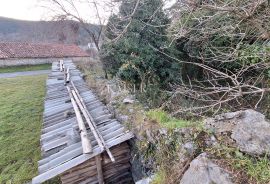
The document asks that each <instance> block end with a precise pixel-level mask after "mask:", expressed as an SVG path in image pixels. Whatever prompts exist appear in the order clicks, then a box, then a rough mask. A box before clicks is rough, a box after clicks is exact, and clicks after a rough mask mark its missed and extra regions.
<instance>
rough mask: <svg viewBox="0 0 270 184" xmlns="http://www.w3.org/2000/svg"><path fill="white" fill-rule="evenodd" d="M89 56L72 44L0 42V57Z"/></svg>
mask: <svg viewBox="0 0 270 184" xmlns="http://www.w3.org/2000/svg"><path fill="white" fill-rule="evenodd" d="M87 56H89V55H88V54H87V53H86V52H85V51H83V50H82V49H81V48H80V47H78V46H77V45H74V44H54V43H22V42H0V59H8V58H52V57H55V58H63V57H87Z"/></svg>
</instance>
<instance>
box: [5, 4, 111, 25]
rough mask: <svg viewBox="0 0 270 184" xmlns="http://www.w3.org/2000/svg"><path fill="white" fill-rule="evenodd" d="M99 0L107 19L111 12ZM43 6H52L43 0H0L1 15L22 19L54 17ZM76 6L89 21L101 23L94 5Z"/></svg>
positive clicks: (102, 12)
mask: <svg viewBox="0 0 270 184" xmlns="http://www.w3.org/2000/svg"><path fill="white" fill-rule="evenodd" d="M105 1H108V0H104V2H105ZM97 2H99V11H100V14H101V16H102V17H104V19H105V20H106V19H107V18H108V16H109V14H110V13H108V11H106V10H105V8H104V6H103V4H102V3H101V2H102V1H97ZM42 6H46V7H50V5H49V6H48V4H46V3H44V2H43V1H42V0H0V16H2V17H8V18H14V19H20V20H33V21H38V20H49V19H50V18H51V17H52V11H50V10H49V9H48V8H44V7H42ZM50 8H51V7H50ZM76 8H77V9H78V10H79V12H80V16H81V17H83V18H84V19H86V18H85V17H87V18H89V21H88V20H87V19H86V20H87V21H88V22H89V23H99V22H98V19H97V18H96V13H95V9H94V8H93V6H92V7H90V5H89V4H86V3H84V4H83V3H77V4H76ZM103 21H104V20H103Z"/></svg>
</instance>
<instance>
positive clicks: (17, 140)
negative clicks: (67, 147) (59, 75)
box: [0, 75, 46, 184]
mask: <svg viewBox="0 0 270 184" xmlns="http://www.w3.org/2000/svg"><path fill="white" fill-rule="evenodd" d="M45 79H46V75H40V76H34V77H32V76H31V77H30V76H29V77H28V76H27V77H17V78H10V79H1V81H0V96H1V98H0V104H1V106H0V147H1V149H0V183H14V184H22V183H25V182H27V181H29V180H31V179H32V177H34V176H35V175H37V162H38V160H39V159H40V148H39V139H40V131H41V125H42V112H43V98H44V95H45Z"/></svg>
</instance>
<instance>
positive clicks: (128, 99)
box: [123, 96, 135, 104]
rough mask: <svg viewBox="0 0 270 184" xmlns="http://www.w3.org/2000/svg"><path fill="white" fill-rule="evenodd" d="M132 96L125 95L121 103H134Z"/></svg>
mask: <svg viewBox="0 0 270 184" xmlns="http://www.w3.org/2000/svg"><path fill="white" fill-rule="evenodd" d="M134 101H135V100H134V97H133V96H127V97H126V98H125V99H124V100H123V103H124V104H133V103H134Z"/></svg>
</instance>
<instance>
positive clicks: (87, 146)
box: [67, 86, 93, 154]
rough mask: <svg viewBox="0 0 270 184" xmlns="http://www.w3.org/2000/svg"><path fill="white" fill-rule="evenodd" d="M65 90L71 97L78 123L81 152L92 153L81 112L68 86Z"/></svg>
mask: <svg viewBox="0 0 270 184" xmlns="http://www.w3.org/2000/svg"><path fill="white" fill-rule="evenodd" d="M67 90H68V93H69V96H70V99H71V103H72V106H73V109H74V111H75V114H76V118H77V123H78V125H79V129H80V136H81V141H82V148H83V153H85V154H87V153H92V152H93V150H92V145H91V143H90V140H89V138H88V135H87V131H86V128H85V125H84V122H83V119H82V116H81V113H80V111H79V108H78V106H77V104H76V102H75V100H74V98H73V96H72V93H71V90H70V88H69V86H67Z"/></svg>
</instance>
